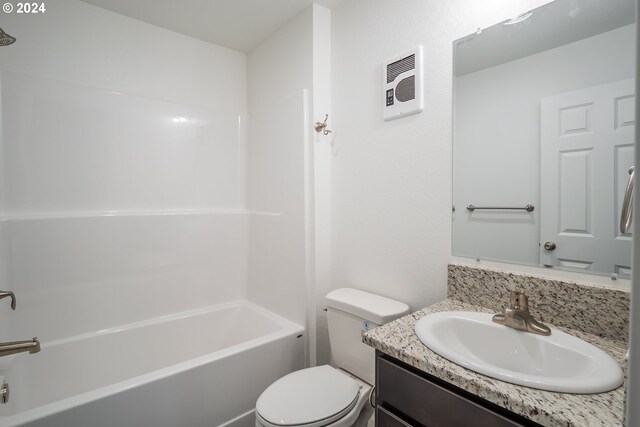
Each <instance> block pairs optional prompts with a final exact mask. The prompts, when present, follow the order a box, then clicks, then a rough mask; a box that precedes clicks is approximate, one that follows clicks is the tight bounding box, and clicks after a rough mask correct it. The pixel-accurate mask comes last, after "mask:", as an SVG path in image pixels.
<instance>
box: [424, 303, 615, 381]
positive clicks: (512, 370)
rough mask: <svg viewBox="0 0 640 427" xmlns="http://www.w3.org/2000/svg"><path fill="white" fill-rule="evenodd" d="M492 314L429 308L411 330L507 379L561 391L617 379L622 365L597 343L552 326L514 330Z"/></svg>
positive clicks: (466, 363)
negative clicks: (545, 332) (546, 332)
mask: <svg viewBox="0 0 640 427" xmlns="http://www.w3.org/2000/svg"><path fill="white" fill-rule="evenodd" d="M492 316H493V315H492V314H487V313H473V312H465V311H447V312H440V313H433V314H430V315H427V316H425V317H423V318H422V319H420V320H418V322H417V323H416V326H415V331H416V335H417V336H418V338H420V341H422V342H423V343H424V345H426V346H427V347H429V348H430V349H431V350H433V351H435V352H436V353H438V354H439V355H441V356H442V357H444V358H446V359H449V360H450V361H452V362H454V363H456V364H458V365H460V366H463V367H465V368H467V369H470V370H472V371H476V372H479V373H481V374H484V375H487V376H489V377H492V378H497V379H499V380H502V381H506V382H509V383H513V384H519V385H524V386H527V387H532V388H538V389H542V390H549V391H559V392H563V393H602V392H605V391H609V390H613V389H615V388H617V387H618V386H620V385H621V384H622V381H623V379H624V376H623V373H622V369H620V366H619V365H618V363H617V362H616V361H615V360H613V359H612V358H611V356H609V355H608V354H606V353H605V352H603V351H602V350H600V349H599V348H597V347H594V346H593V345H591V344H589V343H587V342H585V341H583V340H581V339H579V338H576V337H574V336H571V335H569V334H566V333H564V332H562V331H559V330H557V329H554V328H551V331H552V332H551V335H550V336H541V335H535V334H532V333H530V332H521V331H517V330H515V329H512V328H509V327H506V326H503V325H499V324H497V323H493V322H492V321H491V317H492Z"/></svg>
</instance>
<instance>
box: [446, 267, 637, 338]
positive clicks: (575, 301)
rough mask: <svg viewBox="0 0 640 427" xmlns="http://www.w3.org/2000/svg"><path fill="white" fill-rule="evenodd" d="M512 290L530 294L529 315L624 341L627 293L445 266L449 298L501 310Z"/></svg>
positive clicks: (559, 281) (500, 272)
mask: <svg viewBox="0 0 640 427" xmlns="http://www.w3.org/2000/svg"><path fill="white" fill-rule="evenodd" d="M511 290H519V291H524V292H525V293H526V294H527V295H528V296H529V309H530V311H531V313H532V314H533V316H534V317H535V318H536V319H537V320H540V321H541V322H543V323H551V324H552V325H555V326H563V327H566V328H570V329H573V330H576V331H581V332H586V333H588V334H593V335H597V336H599V337H603V338H608V339H611V340H614V341H623V342H627V340H628V337H629V307H630V293H629V292H628V291H623V290H620V289H612V288H605V287H598V286H591V285H586V284H578V283H574V282H567V281H561V280H551V279H545V278H542V277H536V276H531V275H525V274H515V273H507V272H503V271H500V270H495V269H491V268H484V267H471V266H467V265H461V264H449V271H448V297H449V298H450V299H455V300H458V301H462V302H466V303H469V304H473V305H478V306H481V307H488V308H491V309H493V310H496V311H502V310H503V309H504V308H505V306H507V305H508V304H509V294H510V293H511Z"/></svg>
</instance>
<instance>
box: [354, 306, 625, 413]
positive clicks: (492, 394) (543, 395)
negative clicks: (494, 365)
mask: <svg viewBox="0 0 640 427" xmlns="http://www.w3.org/2000/svg"><path fill="white" fill-rule="evenodd" d="M457 310H462V311H483V312H493V311H494V310H491V309H486V308H483V307H480V306H477V305H471V304H467V303H464V302H461V301H457V300H453V299H447V300H445V301H442V302H440V303H437V304H434V305H432V306H429V307H427V308H425V309H423V310H419V311H416V312H414V313H412V314H409V315H407V316H405V317H403V318H401V319H398V320H396V321H394V322H391V323H387V324H386V325H383V326H380V327H378V328H376V329H373V330H371V331H369V332H367V333H364V334H363V341H364V342H365V343H366V344H368V345H370V346H372V347H374V348H376V349H378V350H380V351H382V352H384V353H386V354H388V355H390V356H392V357H395V358H396V359H399V360H402V361H403V362H405V363H408V364H409V365H412V366H414V367H416V368H418V369H420V370H422V371H424V372H427V373H429V374H431V375H433V376H435V377H438V378H440V379H443V380H445V381H447V382H449V383H451V384H453V385H455V386H457V387H460V388H462V389H464V390H467V391H469V392H471V393H474V394H476V395H477V396H479V397H481V398H483V399H485V400H488V401H490V402H493V403H495V404H497V405H500V406H502V407H504V408H506V409H508V410H510V411H512V412H514V413H517V414H520V415H523V416H524V417H526V418H529V419H531V420H533V421H535V422H537V423H540V424H542V425H545V426H621V425H622V417H623V408H624V391H623V388H622V387H619V388H618V389H616V390H614V391H611V392H608V393H600V394H582V395H580V394H565V393H555V392H548V391H542V390H536V389H532V388H528V387H523V386H518V385H514V384H509V383H505V382H503V381H500V380H496V379H493V378H489V377H486V376H484V375H481V374H478V373H475V372H473V371H470V370H468V369H465V368H463V367H461V366H458V365H456V364H455V363H452V362H450V361H448V360H447V359H444V358H442V357H440V356H439V355H437V354H436V353H434V352H433V351H431V350H429V349H428V348H427V347H426V346H425V345H423V344H422V342H420V340H419V339H418V337H417V336H416V335H415V333H414V326H415V322H416V321H417V320H418V319H420V318H421V317H423V316H425V315H427V314H429V313H435V312H438V311H457ZM556 326H557V325H556ZM558 329H561V330H564V331H565V332H568V333H571V334H572V335H575V336H577V337H579V338H582V339H583V340H585V341H587V342H590V343H592V344H594V345H596V346H598V347H599V348H601V349H602V350H604V351H606V352H607V353H609V354H610V355H611V356H612V357H613V358H614V359H616V360H617V361H618V362H619V363H620V364H621V365H623V364H624V355H625V352H626V346H625V345H624V343H623V342H620V341H617V342H616V341H612V340H608V339H605V338H602V337H598V336H595V335H592V334H588V333H584V332H580V331H572V330H570V329H567V328H563V327H559V328H558Z"/></svg>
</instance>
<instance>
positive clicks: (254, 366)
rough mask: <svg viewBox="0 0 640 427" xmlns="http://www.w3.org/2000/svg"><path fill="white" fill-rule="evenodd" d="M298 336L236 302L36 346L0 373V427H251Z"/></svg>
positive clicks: (300, 358) (292, 360)
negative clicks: (0, 396) (3, 385)
mask: <svg viewBox="0 0 640 427" xmlns="http://www.w3.org/2000/svg"><path fill="white" fill-rule="evenodd" d="M302 334H303V328H302V327H301V326H300V325H298V324H295V323H292V322H290V321H288V320H286V319H284V318H281V317H279V316H277V315H275V314H273V313H271V312H269V311H267V310H265V309H263V308H261V307H258V306H256V305H254V304H252V303H249V302H246V301H238V302H233V303H227V304H224V305H218V306H215V307H207V308H202V309H197V310H191V311H188V312H183V313H179V314H173V315H169V316H164V317H161V318H156V319H152V320H147V321H143V322H137V323H134V324H128V325H124V326H121V327H117V328H112V329H108V330H103V331H98V332H95V333H91V334H85V335H80V336H75V337H72V338H68V339H64V340H60V341H55V342H50V343H47V342H44V343H43V344H42V351H41V352H40V353H37V354H33V355H29V354H25V353H23V354H19V355H15V356H11V357H13V359H12V360H10V361H9V364H8V368H7V369H6V370H5V371H3V372H1V373H0V375H3V376H4V378H5V380H6V381H7V383H8V384H9V388H10V396H9V402H8V403H7V404H3V405H0V426H6V427H9V426H29V427H40V426H42V427H44V426H46V427H58V426H59V427H76V426H77V427H84V426H87V427H103V426H104V427H112V426H122V427H128V426H140V427H147V426H149V427H191V426H194V427H196V426H197V427H204V426H207V427H210V426H220V425H223V426H230V427H231V426H233V427H239V426H253V425H254V420H255V416H254V413H253V409H254V406H255V402H256V400H257V398H258V396H259V395H260V393H262V391H263V390H264V389H265V388H266V387H267V386H269V384H271V383H272V382H273V381H275V380H276V379H277V378H279V377H281V376H283V375H285V374H287V373H289V372H291V371H294V370H297V369H300V368H302V367H303V363H304V343H303V341H304V338H303V337H302ZM3 359H4V358H3Z"/></svg>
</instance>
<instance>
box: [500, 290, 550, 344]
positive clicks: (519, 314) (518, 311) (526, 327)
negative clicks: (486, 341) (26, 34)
mask: <svg viewBox="0 0 640 427" xmlns="http://www.w3.org/2000/svg"><path fill="white" fill-rule="evenodd" d="M492 320H493V321H494V322H495V323H499V324H500V325H505V326H508V327H510V328H513V329H517V330H519V331H524V332H531V333H533V334H538V335H551V329H549V327H548V326H547V325H545V324H543V323H541V322H538V321H537V320H536V319H534V318H533V316H531V313H529V297H527V296H526V295H525V294H524V292H518V291H511V305H510V306H509V307H508V308H506V309H505V310H504V313H498V314H496V315H495V316H493V319H492Z"/></svg>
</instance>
